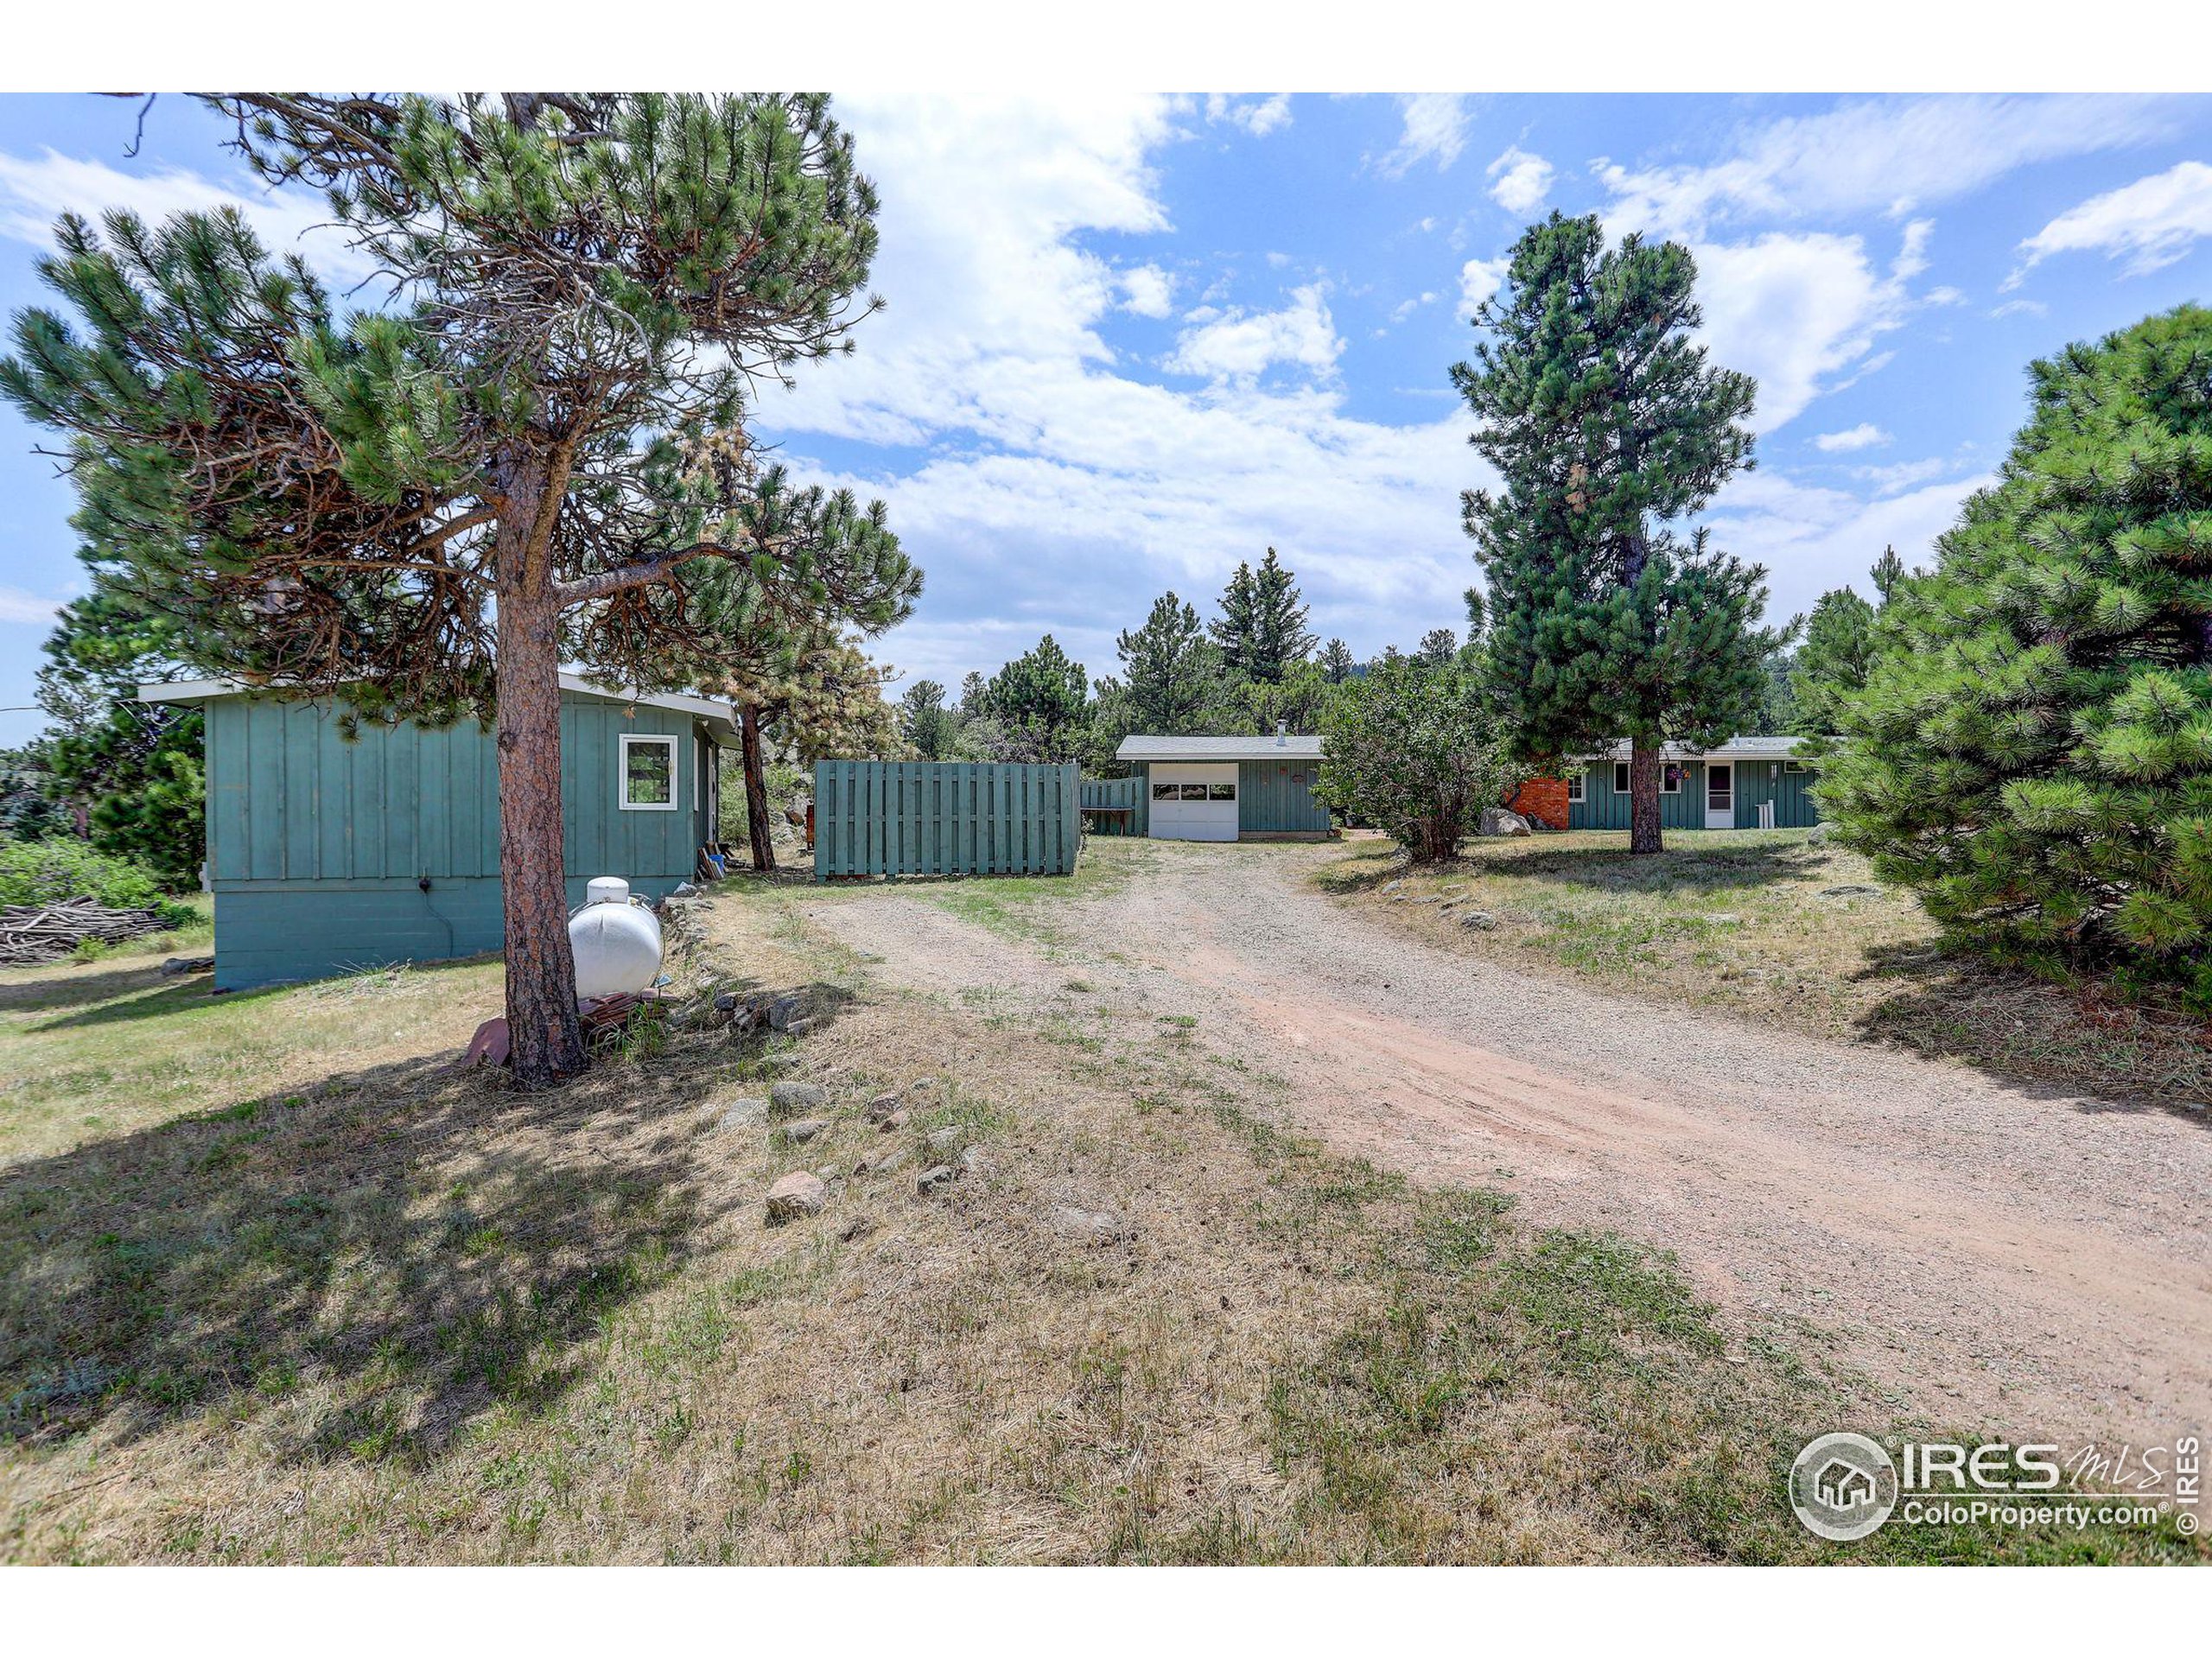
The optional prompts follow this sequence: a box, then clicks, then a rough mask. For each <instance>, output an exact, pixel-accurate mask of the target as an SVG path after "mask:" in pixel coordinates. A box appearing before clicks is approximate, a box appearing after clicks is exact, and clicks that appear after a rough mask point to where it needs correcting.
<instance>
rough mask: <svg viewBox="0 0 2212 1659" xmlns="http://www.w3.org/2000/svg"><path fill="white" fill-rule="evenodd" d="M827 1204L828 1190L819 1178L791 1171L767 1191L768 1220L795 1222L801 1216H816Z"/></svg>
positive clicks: (800, 1170) (803, 1172)
mask: <svg viewBox="0 0 2212 1659" xmlns="http://www.w3.org/2000/svg"><path fill="white" fill-rule="evenodd" d="M827 1203H829V1188H828V1187H827V1186H825V1185H823V1182H822V1178H821V1177H820V1176H818V1175H810V1174H809V1173H807V1172H806V1171H804V1170H803V1169H797V1170H793V1171H792V1172H791V1173H790V1174H788V1175H786V1176H785V1177H784V1179H781V1180H780V1181H778V1182H777V1183H776V1184H775V1185H773V1186H772V1187H770V1188H769V1189H768V1219H769V1220H771V1221H797V1220H798V1219H799V1217H802V1216H818V1215H820V1214H821V1213H822V1206H823V1205H825V1204H827Z"/></svg>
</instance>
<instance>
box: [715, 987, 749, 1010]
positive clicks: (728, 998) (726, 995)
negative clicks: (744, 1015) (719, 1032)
mask: <svg viewBox="0 0 2212 1659" xmlns="http://www.w3.org/2000/svg"><path fill="white" fill-rule="evenodd" d="M743 1000H744V999H743V998H741V997H740V996H739V995H738V994H737V993H736V992H735V991H717V992H716V993H715V1013H716V1014H735V1013H736V1012H737V1005H738V1004H739V1003H740V1002H741V1001H743Z"/></svg>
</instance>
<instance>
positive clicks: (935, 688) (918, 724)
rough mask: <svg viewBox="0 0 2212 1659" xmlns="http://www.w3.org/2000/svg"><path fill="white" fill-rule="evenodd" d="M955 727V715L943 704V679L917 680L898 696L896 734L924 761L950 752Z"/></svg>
mask: <svg viewBox="0 0 2212 1659" xmlns="http://www.w3.org/2000/svg"><path fill="white" fill-rule="evenodd" d="M958 728H959V721H958V719H957V716H955V715H954V714H953V712H952V710H951V709H948V708H946V707H945V706H944V683H943V682H942V681H939V680H916V681H915V682H914V683H912V685H910V686H908V687H907V688H906V691H905V693H904V694H903V695H902V696H900V697H899V736H901V737H902V738H904V739H905V740H906V747H908V748H910V749H912V750H913V752H914V753H916V754H918V755H919V756H920V757H921V758H922V759H923V760H944V759H945V758H946V757H947V756H948V755H950V753H952V740H953V737H954V735H955V734H956V733H957V730H958Z"/></svg>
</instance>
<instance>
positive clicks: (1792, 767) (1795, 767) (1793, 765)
mask: <svg viewBox="0 0 2212 1659" xmlns="http://www.w3.org/2000/svg"><path fill="white" fill-rule="evenodd" d="M1782 769H1783V771H1784V772H1789V773H1791V774H1793V775H1794V774H1798V773H1802V772H1810V771H1811V770H1812V768H1811V767H1810V766H1807V765H1806V764H1805V763H1804V762H1803V761H1802V760H1785V761H1783V763H1782Z"/></svg>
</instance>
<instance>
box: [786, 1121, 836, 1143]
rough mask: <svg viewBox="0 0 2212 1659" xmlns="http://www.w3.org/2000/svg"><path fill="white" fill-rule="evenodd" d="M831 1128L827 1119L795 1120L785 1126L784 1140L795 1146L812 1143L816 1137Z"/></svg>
mask: <svg viewBox="0 0 2212 1659" xmlns="http://www.w3.org/2000/svg"><path fill="white" fill-rule="evenodd" d="M826 1128H829V1120H828V1119H827V1118H822V1117H799V1118H794V1119H792V1120H791V1122H788V1123H786V1124H785V1125H784V1139H785V1140H786V1141H791V1142H793V1143H795V1144H796V1143H798V1142H801V1141H811V1140H813V1139H814V1137H815V1136H816V1135H819V1134H821V1133H822V1131H823V1130H824V1129H826Z"/></svg>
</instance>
